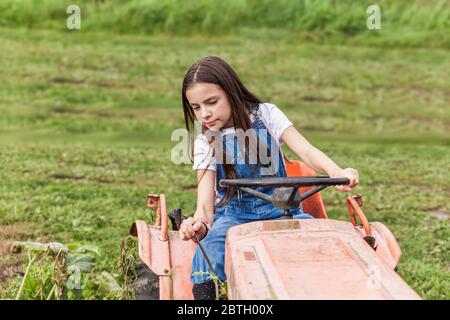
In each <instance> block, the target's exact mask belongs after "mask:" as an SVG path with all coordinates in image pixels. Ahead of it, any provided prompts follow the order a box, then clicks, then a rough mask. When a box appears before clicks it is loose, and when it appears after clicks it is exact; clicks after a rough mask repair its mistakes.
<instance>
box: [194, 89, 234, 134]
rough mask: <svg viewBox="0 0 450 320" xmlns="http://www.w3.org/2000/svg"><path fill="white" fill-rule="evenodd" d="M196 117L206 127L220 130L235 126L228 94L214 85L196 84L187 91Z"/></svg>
mask: <svg viewBox="0 0 450 320" xmlns="http://www.w3.org/2000/svg"><path fill="white" fill-rule="evenodd" d="M186 98H187V99H188V101H189V104H190V106H191V108H192V110H193V111H194V114H195V117H196V118H197V120H198V121H199V122H201V123H202V125H204V126H205V127H207V128H208V129H211V130H220V129H223V128H229V127H232V126H233V119H232V117H231V106H230V103H229V101H228V97H227V94H226V93H225V91H223V89H222V88H221V87H219V86H218V85H215V84H213V83H206V82H196V83H194V84H192V85H191V86H190V87H189V88H188V89H187V90H186Z"/></svg>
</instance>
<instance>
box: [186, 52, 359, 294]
mask: <svg viewBox="0 0 450 320" xmlns="http://www.w3.org/2000/svg"><path fill="white" fill-rule="evenodd" d="M182 101H183V111H184V117H185V123H186V127H187V129H188V130H192V129H193V127H194V122H195V121H198V122H200V123H201V124H202V134H199V135H198V136H197V137H195V141H194V166H193V168H194V170H196V171H197V181H198V191H197V210H196V211H195V214H194V217H191V218H188V219H186V220H184V221H183V223H182V224H181V226H180V231H179V232H180V237H181V238H182V239H183V240H189V239H193V240H197V239H199V240H201V243H202V245H203V247H204V249H205V251H206V252H207V255H208V257H209V259H210V262H211V264H212V267H213V269H214V272H215V273H216V274H217V276H218V278H219V279H220V280H221V281H226V277H225V273H224V256H225V237H226V234H227V231H228V229H229V228H230V227H232V226H235V225H238V224H242V223H247V222H251V221H256V220H268V219H278V218H280V217H281V215H282V214H283V210H281V209H277V208H275V207H274V206H273V205H272V203H270V202H267V201H264V200H262V199H259V198H257V197H255V196H252V195H250V194H247V193H245V194H238V193H237V192H235V191H234V190H233V189H231V188H227V189H225V188H221V187H220V186H219V181H220V180H221V179H230V178H257V177H267V176H278V177H286V176H287V175H286V169H285V163H284V158H283V154H282V150H281V148H280V145H281V144H282V143H285V144H286V145H287V146H288V147H289V148H290V149H291V150H292V151H293V152H294V153H295V154H296V155H297V156H298V157H299V158H300V159H301V160H302V161H303V162H304V163H305V164H307V165H308V166H309V167H311V168H312V169H314V170H315V171H316V172H320V173H325V174H327V175H329V176H330V177H331V178H334V177H336V178H337V177H344V178H348V179H349V181H350V184H349V185H347V186H337V187H336V188H338V189H339V190H340V191H350V190H351V188H353V187H354V186H356V185H357V184H358V182H359V181H358V179H359V177H358V172H357V171H356V170H355V169H352V168H347V169H341V168H340V167H339V166H338V165H336V164H335V163H334V162H333V161H332V160H331V159H330V158H328V157H327V156H326V155H325V154H324V153H322V152H321V151H320V150H318V149H317V148H315V147H314V146H312V145H311V144H310V143H309V142H308V141H307V140H306V139H305V138H304V137H303V136H302V135H301V134H300V133H299V132H298V131H297V130H296V129H295V128H294V127H293V125H292V123H291V122H290V121H289V120H288V118H287V117H286V116H285V115H284V114H283V112H282V111H281V110H280V109H278V108H277V107H276V106H275V105H273V104H270V103H262V102H261V101H260V100H259V99H258V98H257V97H256V96H255V95H253V94H252V93H251V92H250V91H248V90H247V88H246V87H245V86H244V85H243V84H242V83H241V81H240V79H239V77H238V76H237V74H236V73H235V72H234V70H233V69H232V68H231V67H230V66H229V65H228V64H227V63H226V62H225V61H223V60H222V59H220V58H218V57H206V58H203V59H200V60H199V61H197V63H195V64H194V65H192V67H191V68H190V69H189V70H188V72H187V73H186V76H185V77H184V80H183V89H182ZM252 130H253V131H252ZM237 132H253V133H254V136H256V138H257V141H258V143H260V141H263V143H262V144H259V145H258V146H261V145H263V146H265V149H266V151H267V153H266V154H268V156H269V157H270V159H269V161H268V162H269V164H267V161H262V160H263V159H262V158H261V157H259V153H258V156H257V157H256V161H253V162H251V161H249V160H248V159H247V158H246V157H245V155H243V154H245V151H246V149H245V144H243V143H242V142H240V141H241V140H240V139H238V138H237V137H236V136H237ZM212 136H214V139H212V138H211V137H212ZM249 136H251V134H249ZM218 137H219V139H217V138H218ZM250 140H251V139H250ZM250 144H251V145H253V147H252V146H250V147H249V148H252V150H257V149H256V148H255V143H250ZM230 154H231V155H232V156H229V155H230ZM244 158H245V159H244ZM251 158H252V159H253V160H255V157H251ZM219 160H220V161H219ZM249 162H251V163H249ZM256 189H257V190H258V191H262V192H264V193H266V194H272V193H273V191H274V188H268V187H259V188H256ZM292 213H293V215H294V218H300V219H301V218H312V217H311V216H310V215H309V214H305V213H303V210H302V207H301V206H300V207H299V208H298V209H296V210H293V212H292ZM211 273H212V271H211V270H210V268H209V267H208V263H207V261H206V259H205V256H204V255H203V253H202V252H201V250H199V247H197V250H196V252H195V255H194V258H193V263H192V274H191V281H192V283H193V294H194V298H195V299H214V298H215V286H214V282H213V281H212V280H211V277H210V274H211Z"/></svg>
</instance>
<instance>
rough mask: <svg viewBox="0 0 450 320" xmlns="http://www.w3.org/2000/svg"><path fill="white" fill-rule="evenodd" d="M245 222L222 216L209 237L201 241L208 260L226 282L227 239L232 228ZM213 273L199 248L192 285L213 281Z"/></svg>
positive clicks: (196, 251)
mask: <svg viewBox="0 0 450 320" xmlns="http://www.w3.org/2000/svg"><path fill="white" fill-rule="evenodd" d="M242 223H243V222H242V221H241V220H239V219H237V218H235V217H231V216H222V217H220V218H219V219H217V220H216V221H215V222H214V223H213V226H212V228H211V230H210V231H209V232H208V234H207V236H206V237H205V238H204V239H203V240H202V241H201V243H202V245H203V248H204V249H205V251H206V253H207V254H208V258H209V260H210V261H211V264H212V266H213V268H214V272H215V273H216V276H217V277H218V278H219V280H221V281H223V282H225V281H226V276H225V271H224V264H225V239H226V236H227V231H228V229H229V228H230V227H232V226H235V225H238V224H242ZM212 276H213V275H212V272H211V270H210V268H209V266H208V263H207V262H206V259H205V257H204V255H203V253H202V251H201V250H200V248H199V247H198V246H197V249H196V250H195V254H194V258H193V261H192V274H191V281H192V283H193V284H194V285H195V284H199V283H202V282H206V281H208V280H211V278H212Z"/></svg>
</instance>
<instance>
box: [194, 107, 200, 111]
mask: <svg viewBox="0 0 450 320" xmlns="http://www.w3.org/2000/svg"><path fill="white" fill-rule="evenodd" d="M199 109H200V107H192V110H194V111H197V110H199Z"/></svg>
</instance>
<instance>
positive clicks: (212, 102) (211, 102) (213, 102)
mask: <svg viewBox="0 0 450 320" xmlns="http://www.w3.org/2000/svg"><path fill="white" fill-rule="evenodd" d="M216 102H217V100H215V101H210V102H209V103H208V104H216Z"/></svg>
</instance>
